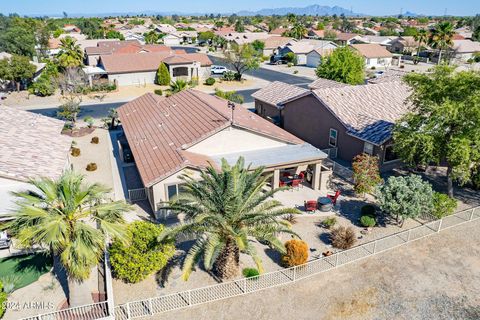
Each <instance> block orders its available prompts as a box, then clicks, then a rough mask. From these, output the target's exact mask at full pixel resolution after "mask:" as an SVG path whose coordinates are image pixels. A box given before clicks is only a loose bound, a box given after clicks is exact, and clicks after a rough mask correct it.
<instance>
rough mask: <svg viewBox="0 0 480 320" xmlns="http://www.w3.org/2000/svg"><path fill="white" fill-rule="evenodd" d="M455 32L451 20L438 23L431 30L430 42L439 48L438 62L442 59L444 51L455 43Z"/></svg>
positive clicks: (433, 46)
mask: <svg viewBox="0 0 480 320" xmlns="http://www.w3.org/2000/svg"><path fill="white" fill-rule="evenodd" d="M454 34H455V31H454V28H453V24H452V23H451V22H449V21H444V22H440V23H438V24H437V25H436V26H435V27H434V28H433V29H432V31H431V32H430V36H429V39H428V42H429V44H430V45H431V46H432V48H434V49H437V50H438V64H440V62H441V60H442V52H443V51H445V50H447V49H448V48H449V47H451V46H452V45H453V36H454Z"/></svg>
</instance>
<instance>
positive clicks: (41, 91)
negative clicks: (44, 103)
mask: <svg viewBox="0 0 480 320" xmlns="http://www.w3.org/2000/svg"><path fill="white" fill-rule="evenodd" d="M55 90H56V86H55V83H54V81H52V79H51V78H50V77H49V76H47V75H43V74H42V75H41V76H40V77H39V78H38V79H37V81H35V82H34V83H33V84H32V86H31V87H30V92H31V93H33V94H35V95H37V96H40V97H47V96H51V95H53V94H54V93H55Z"/></svg>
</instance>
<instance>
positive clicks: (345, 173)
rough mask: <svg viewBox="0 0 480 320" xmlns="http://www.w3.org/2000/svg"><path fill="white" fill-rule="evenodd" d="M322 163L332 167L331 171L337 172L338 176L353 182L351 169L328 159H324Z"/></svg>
mask: <svg viewBox="0 0 480 320" xmlns="http://www.w3.org/2000/svg"><path fill="white" fill-rule="evenodd" d="M323 164H324V165H325V166H326V167H327V168H330V169H332V171H333V173H335V174H337V175H338V176H340V177H342V178H343V179H345V180H346V181H348V182H350V183H353V182H354V181H353V171H352V170H350V169H348V168H347V167H344V166H342V165H341V164H339V163H338V162H336V161H334V160H330V159H325V160H324V161H323Z"/></svg>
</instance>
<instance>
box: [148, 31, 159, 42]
mask: <svg viewBox="0 0 480 320" xmlns="http://www.w3.org/2000/svg"><path fill="white" fill-rule="evenodd" d="M159 39H160V36H159V34H158V33H156V32H155V31H153V30H152V31H150V32H148V33H145V43H146V44H155V43H157V42H158V40H159Z"/></svg>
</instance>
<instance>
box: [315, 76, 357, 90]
mask: <svg viewBox="0 0 480 320" xmlns="http://www.w3.org/2000/svg"><path fill="white" fill-rule="evenodd" d="M348 86H350V85H349V84H346V83H342V82H338V81H333V80H329V79H324V78H318V79H317V80H315V81H313V82H312V83H310V84H309V85H308V87H309V88H310V89H312V90H316V89H326V88H343V87H348Z"/></svg>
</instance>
